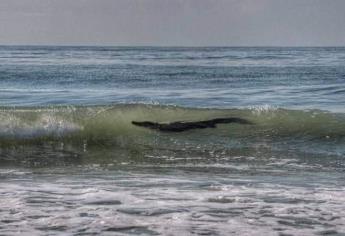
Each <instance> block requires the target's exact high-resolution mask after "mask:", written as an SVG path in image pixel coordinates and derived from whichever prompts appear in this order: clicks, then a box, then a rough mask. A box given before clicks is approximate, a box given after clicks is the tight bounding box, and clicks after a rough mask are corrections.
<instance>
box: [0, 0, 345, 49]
mask: <svg viewBox="0 0 345 236" xmlns="http://www.w3.org/2000/svg"><path fill="white" fill-rule="evenodd" d="M0 44H2V45H111V46H345V0H0Z"/></svg>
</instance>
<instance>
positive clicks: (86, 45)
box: [0, 44, 345, 48]
mask: <svg viewBox="0 0 345 236" xmlns="http://www.w3.org/2000/svg"><path fill="white" fill-rule="evenodd" d="M42 46H43V47H117V48H121V47H122V48H134V47H138V48H140V47H141V48H342V47H345V45H312V46H311V45H308V46H304V45H298V46H297V45H200V46H189V45H111V44H104V45H101V44H0V47H42Z"/></svg>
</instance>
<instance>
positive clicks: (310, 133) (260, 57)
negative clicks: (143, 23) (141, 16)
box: [0, 46, 345, 236]
mask: <svg viewBox="0 0 345 236" xmlns="http://www.w3.org/2000/svg"><path fill="white" fill-rule="evenodd" d="M233 117H235V118H241V119H245V120H247V121H248V124H241V123H236V122H235V123H219V124H215V125H214V127H208V128H197V129H190V130H185V131H182V132H166V131H162V130H157V129H150V128H147V127H140V126H136V125H133V124H132V121H137V122H144V121H150V122H157V123H159V124H163V125H164V124H169V123H172V122H182V123H183V122H198V121H207V120H213V119H218V118H233ZM344 158H345V48H341V47H334V48H333V47H326V48H323V47H318V48H303V47H297V48H288V47H283V48H281V47H243V48H242V47H200V48H183V47H87V46H80V47H76V46H73V47H72V46H0V199H1V200H0V234H1V235H100V234H101V235H267V236H268V235H281V236H283V235H345V160H344Z"/></svg>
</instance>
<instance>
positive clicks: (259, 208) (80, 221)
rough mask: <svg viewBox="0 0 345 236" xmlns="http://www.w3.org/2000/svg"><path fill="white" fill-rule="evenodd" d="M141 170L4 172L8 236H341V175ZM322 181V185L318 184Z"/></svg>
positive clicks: (344, 217) (344, 216)
mask: <svg viewBox="0 0 345 236" xmlns="http://www.w3.org/2000/svg"><path fill="white" fill-rule="evenodd" d="M219 172H220V173H219V174H217V169H214V170H213V171H212V172H210V171H207V168H199V169H198V170H193V169H192V168H190V169H186V168H157V167H151V168H148V167H141V168H140V167H136V168H133V167H131V168H129V169H128V168H127V169H126V168H124V169H122V170H121V169H113V170H110V169H102V168H101V167H95V166H93V167H90V168H89V169H88V170H86V169H85V168H83V169H73V168H69V169H68V170H61V169H60V170H57V169H55V170H49V169H41V170H36V171H27V170H22V171H18V170H13V169H1V171H0V178H1V184H0V186H1V188H0V196H1V202H0V208H1V214H0V233H1V234H4V235H47V234H49V235H97V234H102V235H253V232H255V234H257V235H264V234H265V235H313V234H320V235H340V234H341V233H344V232H345V205H344V201H345V185H344V176H343V175H342V174H341V173H339V174H334V173H333V174H330V173H305V172H304V173H303V172H299V171H297V172H293V171H290V172H282V173H268V172H256V173H255V171H253V172H252V173H251V174H248V175H244V174H240V175H239V174H236V173H232V171H231V169H229V170H224V169H220V171H219ZM320 178H321V179H322V180H321V181H320Z"/></svg>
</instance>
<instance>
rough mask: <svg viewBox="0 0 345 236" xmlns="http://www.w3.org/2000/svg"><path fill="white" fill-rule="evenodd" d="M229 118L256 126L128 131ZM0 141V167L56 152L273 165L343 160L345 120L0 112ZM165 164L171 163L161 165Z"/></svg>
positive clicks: (319, 115) (259, 111)
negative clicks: (149, 124)
mask: <svg viewBox="0 0 345 236" xmlns="http://www.w3.org/2000/svg"><path fill="white" fill-rule="evenodd" d="M228 117H238V118H243V119H246V120H248V121H250V122H252V123H253V124H251V125H243V124H235V123H232V124H218V125H217V127H216V128H207V129H195V130H190V131H185V132H180V133H164V132H160V131H155V130H150V129H146V128H142V127H137V126H134V125H132V124H131V122H132V121H153V122H174V121H202V120H209V119H214V118H228ZM0 141H1V142H0V146H1V151H2V153H3V154H4V155H2V157H3V158H2V159H3V160H2V161H5V160H7V161H8V160H10V161H9V162H10V163H13V162H14V163H17V162H18V161H19V162H22V161H23V160H24V159H25V160H28V159H30V158H27V155H28V152H27V150H30V152H36V151H42V152H44V153H46V154H47V153H48V154H49V153H54V155H52V156H54V158H53V159H55V158H57V157H58V156H59V155H56V152H61V153H62V154H63V155H66V153H67V154H68V155H67V156H70V155H72V156H73V155H77V156H79V157H80V158H81V159H83V161H85V157H87V158H86V159H88V161H96V162H97V159H99V158H102V157H105V159H107V161H119V160H118V159H121V156H122V159H123V158H125V159H126V161H128V160H130V159H131V158H132V157H133V155H128V153H134V154H135V155H134V159H133V160H132V161H134V162H135V161H137V160H138V159H139V161H149V159H145V158H142V157H145V156H151V157H152V156H155V155H156V154H157V156H159V157H160V159H169V158H170V159H171V158H172V159H177V157H179V158H180V160H184V161H185V160H186V159H188V158H189V159H190V158H192V159H193V158H195V157H198V158H199V159H200V160H199V161H201V162H202V161H215V160H219V159H224V158H226V157H228V156H229V155H230V156H231V155H236V156H247V157H249V156H256V157H257V158H260V155H261V156H264V158H268V157H270V158H271V157H272V153H273V152H276V153H280V154H279V155H280V156H281V155H285V156H291V155H292V156H294V155H297V154H298V156H301V155H300V154H301V153H304V154H305V155H310V156H317V155H323V156H325V155H326V156H335V157H342V156H344V155H345V147H344V145H343V143H344V141H345V115H344V114H337V113H329V112H323V111H320V110H310V111H299V110H286V109H273V108H269V107H261V108H253V109H200V108H182V107H176V106H158V105H144V104H122V105H113V106H88V107H82V106H80V107H76V106H66V107H61V106H57V107H39V108H2V109H1V111H0ZM30 152H29V153H30ZM100 152H102V153H103V155H99V154H100ZM121 152H122V153H121ZM93 153H95V155H93ZM115 153H116V154H115ZM229 153H230V154H229ZM231 153H232V154H231ZM235 153H236V154H235ZM90 154H91V155H90ZM116 155H118V156H116ZM305 155H302V156H303V157H304V156H305ZM9 156H12V158H9ZM32 156H33V157H34V159H35V162H39V163H40V162H41V160H40V158H42V155H37V153H35V155H32ZM92 156H93V157H92ZM119 156H120V157H119ZM167 156H170V157H169V158H162V157H167ZM44 159H47V155H45V156H44ZM122 159H121V161H123V160H122ZM127 159H128V160H127ZM75 160H76V159H75ZM45 161H46V160H45ZM49 161H52V162H53V163H54V162H55V160H49ZM155 161H156V160H155ZM165 161H166V160H165Z"/></svg>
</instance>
